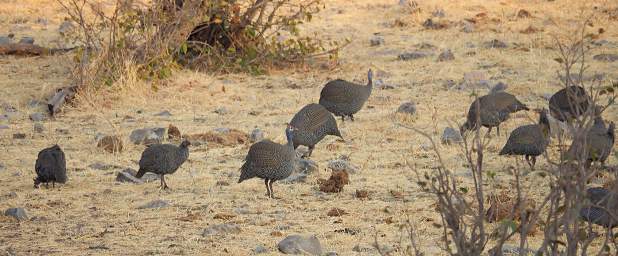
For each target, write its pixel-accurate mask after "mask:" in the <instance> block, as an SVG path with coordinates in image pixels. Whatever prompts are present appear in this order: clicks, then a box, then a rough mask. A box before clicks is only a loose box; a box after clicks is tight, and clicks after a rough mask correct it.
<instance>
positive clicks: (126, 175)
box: [116, 169, 144, 184]
mask: <svg viewBox="0 0 618 256" xmlns="http://www.w3.org/2000/svg"><path fill="white" fill-rule="evenodd" d="M128 170H131V169H127V170H124V171H121V172H118V175H116V181H118V182H128V183H135V184H142V183H144V181H142V180H140V179H138V178H136V177H135V176H134V175H133V174H131V173H130V172H128ZM133 171H134V172H135V170H133Z"/></svg>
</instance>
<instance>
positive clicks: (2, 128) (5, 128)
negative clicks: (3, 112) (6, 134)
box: [0, 124, 9, 130]
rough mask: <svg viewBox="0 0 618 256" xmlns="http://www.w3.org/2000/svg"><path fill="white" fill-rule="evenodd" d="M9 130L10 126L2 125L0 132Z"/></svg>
mask: <svg viewBox="0 0 618 256" xmlns="http://www.w3.org/2000/svg"><path fill="white" fill-rule="evenodd" d="M7 129H9V126H8V125H5V124H0V130H7Z"/></svg>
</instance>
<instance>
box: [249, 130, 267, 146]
mask: <svg viewBox="0 0 618 256" xmlns="http://www.w3.org/2000/svg"><path fill="white" fill-rule="evenodd" d="M263 139H264V132H263V131H262V130H260V128H255V129H253V131H251V135H249V141H250V142H251V143H254V142H258V141H261V140H263Z"/></svg>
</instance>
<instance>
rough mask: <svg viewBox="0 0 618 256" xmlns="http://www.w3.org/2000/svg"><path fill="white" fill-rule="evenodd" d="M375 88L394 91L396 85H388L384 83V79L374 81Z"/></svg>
mask: <svg viewBox="0 0 618 256" xmlns="http://www.w3.org/2000/svg"><path fill="white" fill-rule="evenodd" d="M373 86H374V87H375V88H377V89H381V90H392V89H395V86H394V85H392V84H387V83H386V82H384V80H382V78H378V79H375V80H374V81H373Z"/></svg>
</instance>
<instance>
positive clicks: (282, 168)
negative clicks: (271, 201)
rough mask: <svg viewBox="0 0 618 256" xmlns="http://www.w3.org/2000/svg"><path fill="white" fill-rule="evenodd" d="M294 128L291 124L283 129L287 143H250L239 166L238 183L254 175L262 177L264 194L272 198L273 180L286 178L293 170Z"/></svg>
mask: <svg viewBox="0 0 618 256" xmlns="http://www.w3.org/2000/svg"><path fill="white" fill-rule="evenodd" d="M294 130H295V128H294V127H293V126H292V125H288V127H287V128H286V129H285V135H286V138H287V144H283V145H281V144H278V143H274V142H272V141H270V140H262V141H260V142H256V143H255V144H253V145H251V147H250V148H249V153H247V156H246V157H245V163H244V164H243V165H242V167H241V168H240V170H241V173H240V179H238V183H241V182H243V181H244V180H247V179H251V178H254V177H258V178H260V179H264V184H265V185H266V195H267V196H268V197H269V198H274V195H273V182H275V181H277V180H282V179H285V178H287V177H288V176H290V174H292V171H293V170H294V164H295V163H294V159H295V157H296V152H295V151H294V142H293V140H294Z"/></svg>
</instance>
